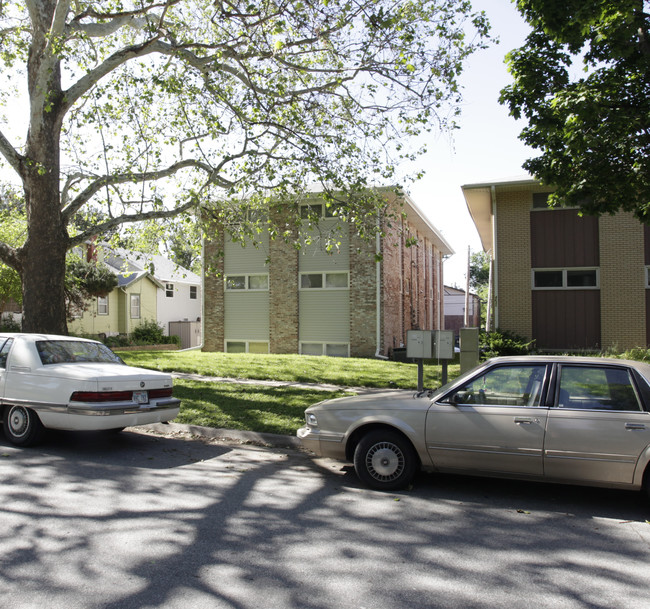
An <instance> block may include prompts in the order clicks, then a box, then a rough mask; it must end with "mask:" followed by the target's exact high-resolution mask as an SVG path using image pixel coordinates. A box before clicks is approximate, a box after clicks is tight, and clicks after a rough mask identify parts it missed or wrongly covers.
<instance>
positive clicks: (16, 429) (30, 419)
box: [2, 406, 45, 446]
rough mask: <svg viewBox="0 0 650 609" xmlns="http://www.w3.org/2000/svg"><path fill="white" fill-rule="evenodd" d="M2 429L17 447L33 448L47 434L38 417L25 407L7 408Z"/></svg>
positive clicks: (3, 416)
mask: <svg viewBox="0 0 650 609" xmlns="http://www.w3.org/2000/svg"><path fill="white" fill-rule="evenodd" d="M2 427H3V430H4V434H5V437H6V438H7V440H8V441H9V442H11V443H12V444H14V445H15V446H33V445H34V444H37V443H38V442H40V441H41V439H42V438H43V434H44V433H45V428H44V427H43V423H41V420H40V419H39V418H38V415H37V414H36V413H35V412H34V411H33V410H32V409H31V408H26V407H25V406H5V409H4V412H3V415H2Z"/></svg>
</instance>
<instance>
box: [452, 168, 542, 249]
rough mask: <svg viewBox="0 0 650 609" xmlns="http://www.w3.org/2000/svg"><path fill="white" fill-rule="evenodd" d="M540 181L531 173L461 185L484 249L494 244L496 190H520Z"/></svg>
mask: <svg viewBox="0 0 650 609" xmlns="http://www.w3.org/2000/svg"><path fill="white" fill-rule="evenodd" d="M538 185H539V181H537V180H535V179H533V178H531V177H530V176H529V175H526V176H519V177H514V178H509V179H502V180H495V181H492V182H479V183H477V184H465V185H463V186H461V189H462V190H463V195H464V196H465V203H466V204H467V209H468V210H469V213H470V215H471V216H472V220H473V221H474V224H475V226H476V230H477V231H478V234H479V237H480V238H481V244H482V245H483V250H484V251H486V252H489V251H490V250H491V249H492V248H493V246H494V243H493V239H494V235H493V231H492V213H493V211H492V204H493V196H494V195H495V194H496V192H497V191H498V192H507V191H508V190H518V189H521V187H522V186H529V187H532V186H538Z"/></svg>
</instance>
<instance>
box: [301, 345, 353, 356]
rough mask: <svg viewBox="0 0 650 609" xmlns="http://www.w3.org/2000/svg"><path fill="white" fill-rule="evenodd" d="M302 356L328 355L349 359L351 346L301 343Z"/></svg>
mask: <svg viewBox="0 0 650 609" xmlns="http://www.w3.org/2000/svg"><path fill="white" fill-rule="evenodd" d="M300 354H301V355H327V356H329V357H349V356H350V345H349V344H348V343H320V342H319V343H314V342H304V343H300Z"/></svg>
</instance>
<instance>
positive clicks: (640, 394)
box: [553, 362, 647, 413]
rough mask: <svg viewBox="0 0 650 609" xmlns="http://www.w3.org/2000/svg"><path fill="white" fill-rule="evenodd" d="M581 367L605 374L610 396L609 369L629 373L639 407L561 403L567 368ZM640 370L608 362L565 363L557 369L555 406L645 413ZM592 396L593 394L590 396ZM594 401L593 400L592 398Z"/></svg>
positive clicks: (609, 396) (585, 409) (584, 409)
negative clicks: (572, 405)
mask: <svg viewBox="0 0 650 609" xmlns="http://www.w3.org/2000/svg"><path fill="white" fill-rule="evenodd" d="M579 368H583V369H584V368H587V369H590V370H600V371H602V372H603V373H604V374H605V378H606V381H607V382H608V396H607V397H608V398H611V389H610V387H611V385H609V377H608V371H616V372H623V373H625V374H627V377H628V380H629V384H630V387H631V388H632V391H633V394H634V398H635V399H636V403H637V406H638V408H637V409H634V410H625V409H618V408H607V407H605V406H603V407H599V408H590V407H587V406H585V407H577V406H576V407H571V406H564V405H562V404H561V395H560V392H561V391H562V389H563V385H562V380H563V377H564V371H565V370H567V371H568V370H576V369H579ZM637 375H638V372H637V371H636V370H634V369H632V368H627V367H625V366H616V365H608V364H589V363H584V362H580V363H575V364H574V363H566V364H565V363H563V364H561V365H560V366H558V370H557V378H556V381H555V382H556V386H557V388H556V395H555V399H554V400H553V408H554V409H557V410H576V411H579V412H599V413H600V412H611V413H643V412H647V408H646V403H645V399H644V397H645V396H644V395H643V391H642V390H641V388H640V387H639V379H638V377H637ZM569 397H570V396H569ZM588 397H591V396H588ZM584 402H585V404H587V403H588V402H587V400H584ZM591 402H593V400H591Z"/></svg>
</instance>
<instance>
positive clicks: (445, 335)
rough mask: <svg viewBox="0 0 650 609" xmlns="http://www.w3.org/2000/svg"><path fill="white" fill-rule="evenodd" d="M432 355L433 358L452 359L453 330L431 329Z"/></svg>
mask: <svg viewBox="0 0 650 609" xmlns="http://www.w3.org/2000/svg"><path fill="white" fill-rule="evenodd" d="M433 357H434V358H435V359H454V332H453V330H434V331H433Z"/></svg>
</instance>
